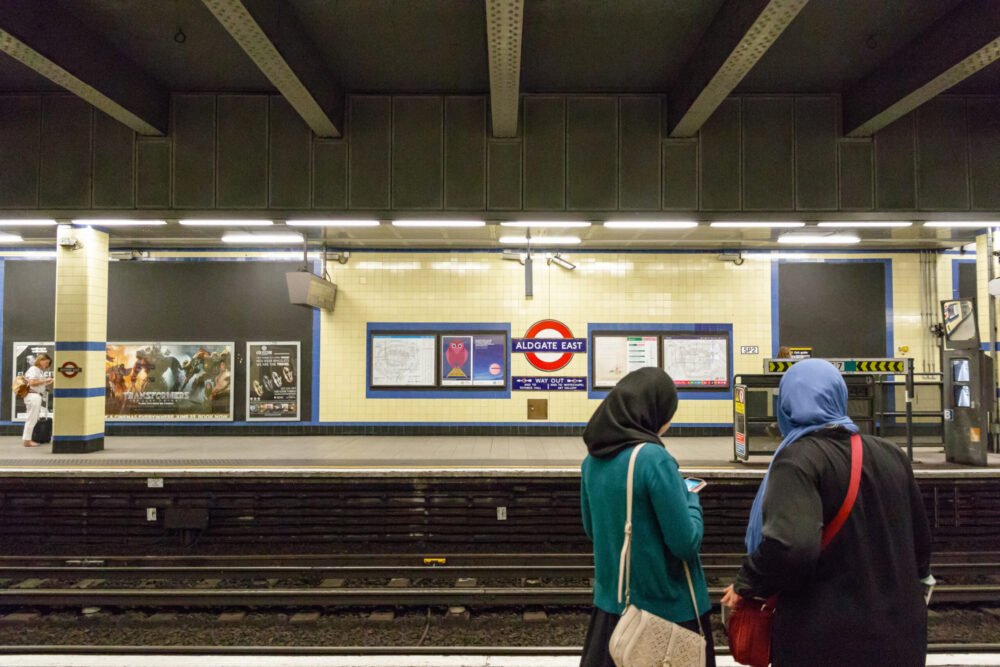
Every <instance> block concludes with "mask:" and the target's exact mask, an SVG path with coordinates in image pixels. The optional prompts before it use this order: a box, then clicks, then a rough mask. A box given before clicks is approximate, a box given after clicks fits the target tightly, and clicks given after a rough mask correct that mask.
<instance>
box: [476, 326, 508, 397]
mask: <svg viewBox="0 0 1000 667" xmlns="http://www.w3.org/2000/svg"><path fill="white" fill-rule="evenodd" d="M472 384H473V385H474V386H476V387H502V386H504V385H505V384H507V336H506V334H503V333H485V334H478V333H477V334H474V335H473V336H472Z"/></svg>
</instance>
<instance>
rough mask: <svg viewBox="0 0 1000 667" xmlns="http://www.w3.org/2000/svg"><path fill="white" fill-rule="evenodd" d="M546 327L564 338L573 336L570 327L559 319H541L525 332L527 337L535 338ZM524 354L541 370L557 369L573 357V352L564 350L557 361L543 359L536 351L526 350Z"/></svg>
mask: <svg viewBox="0 0 1000 667" xmlns="http://www.w3.org/2000/svg"><path fill="white" fill-rule="evenodd" d="M545 329H552V330H553V331H556V332H558V333H559V334H560V335H562V337H563V338H572V337H573V334H572V333H571V332H570V330H569V327H568V326H566V325H565V324H563V323H562V322H560V321H558V320H539V321H538V322H535V323H534V324H532V325H531V326H530V327H529V328H528V331H527V332H526V333H525V334H524V337H525V338H534V337H535V336H537V335H538V333H539V332H540V331H544V330H545ZM524 356H525V357H526V358H527V359H528V363H529V364H531V365H532V366H534V367H535V368H537V369H538V370H540V371H548V372H552V371H557V370H559V369H560V368H562V367H563V366H565V365H566V364H568V363H569V362H570V360H571V359H573V353H572V352H564V353H563V354H561V355H559V358H558V359H556V360H555V361H542V360H541V359H539V358H538V355H537V353H535V352H525V353H524Z"/></svg>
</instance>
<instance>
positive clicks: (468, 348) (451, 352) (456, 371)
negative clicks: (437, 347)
mask: <svg viewBox="0 0 1000 667" xmlns="http://www.w3.org/2000/svg"><path fill="white" fill-rule="evenodd" d="M471 384H472V336H444V335H443V336H441V385H442V386H457V385H471Z"/></svg>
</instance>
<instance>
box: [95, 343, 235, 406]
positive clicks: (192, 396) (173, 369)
mask: <svg viewBox="0 0 1000 667" xmlns="http://www.w3.org/2000/svg"><path fill="white" fill-rule="evenodd" d="M233 347H234V346H233V343H108V346H107V360H106V363H105V368H106V376H107V387H106V390H105V403H104V405H105V409H104V413H105V419H107V420H108V421H232V419H233V392H232V384H233V378H232V367H233Z"/></svg>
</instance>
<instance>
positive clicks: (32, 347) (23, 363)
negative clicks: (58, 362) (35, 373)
mask: <svg viewBox="0 0 1000 667" xmlns="http://www.w3.org/2000/svg"><path fill="white" fill-rule="evenodd" d="M43 352H44V353H45V354H47V355H49V356H50V357H52V364H53V365H50V366H49V370H47V371H45V377H47V378H50V377H52V373H53V372H54V371H55V366H54V364H55V359H56V346H55V343H14V356H13V357H11V358H12V359H13V360H14V366H13V376H12V377H11V379H10V380H11V385H13V384H14V380H15V379H17V376H18V375H24V374H25V372H27V370H28V369H29V368H31V367H32V366H33V365H34V364H35V359H36V358H37V357H38V355H39V354H42V353H43ZM52 394H53V392H52V387H49V396H48V400H47V403H46V405H47V407H48V410H49V417H52V416H54V415H55V410H54V409H53V408H54V406H55V397H54V396H53V395H52ZM10 396H11V408H10V417H11V421H15V422H23V421H26V420H27V419H28V410H27V408H25V406H24V399H23V398H18V397H17V396H14V392H11V393H10Z"/></svg>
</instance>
